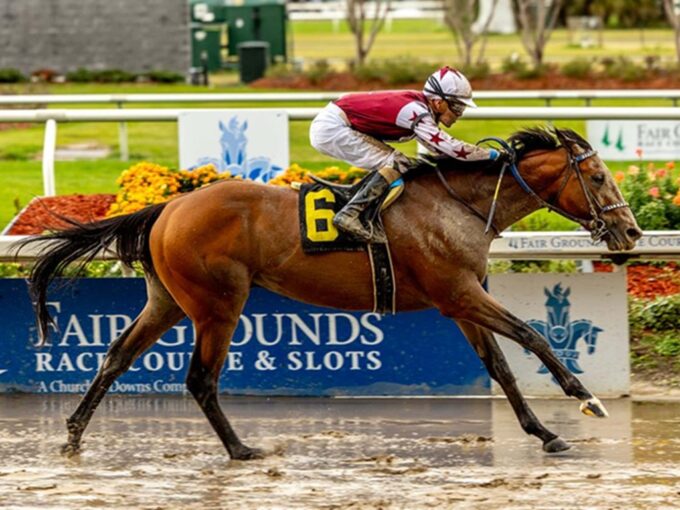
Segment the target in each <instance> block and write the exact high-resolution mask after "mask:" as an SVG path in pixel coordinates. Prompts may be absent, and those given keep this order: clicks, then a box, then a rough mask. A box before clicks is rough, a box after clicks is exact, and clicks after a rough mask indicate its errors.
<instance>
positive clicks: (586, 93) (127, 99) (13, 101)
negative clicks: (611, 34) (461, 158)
mask: <svg viewBox="0 0 680 510" xmlns="http://www.w3.org/2000/svg"><path fill="white" fill-rule="evenodd" d="M347 93H348V92H263V93H257V92H253V93H251V92H244V93H214V94H212V93H195V94H193V93H183V94H41V95H38V94H36V95H25V94H24V95H20V94H16V95H9V94H7V95H0V106H1V105H36V104H40V105H51V104H115V105H117V106H118V107H120V108H122V107H123V105H125V104H134V103H166V104H170V103H245V102H257V103H271V102H285V103H288V102H290V103H295V102H311V101H332V100H334V99H337V98H339V97H340V96H342V95H344V94H347ZM475 99H480V100H499V101H502V100H518V99H521V100H537V99H538V100H542V101H545V102H546V104H547V105H548V106H549V105H550V104H551V103H552V102H553V101H557V100H565V99H572V100H580V101H583V102H584V103H585V104H586V106H588V105H590V104H591V103H592V101H593V100H602V99H649V100H653V99H657V100H668V101H672V102H673V105H677V103H678V101H680V89H649V90H480V91H478V92H475Z"/></svg>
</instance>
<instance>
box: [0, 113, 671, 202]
mask: <svg viewBox="0 0 680 510" xmlns="http://www.w3.org/2000/svg"><path fill="white" fill-rule="evenodd" d="M283 110H284V111H285V112H286V113H287V115H288V118H289V119H290V120H294V121H295V120H311V119H313V118H314V116H315V115H316V114H317V113H318V112H319V111H320V108H283ZM182 111H184V110H183V109H176V108H173V109H127V110H125V109H109V110H76V109H74V110H56V109H54V110H50V109H48V110H4V111H0V122H45V141H44V147H43V190H44V194H45V196H52V195H54V194H55V183H54V153H55V151H56V141H57V122H86V121H90V122H125V121H163V122H173V121H175V122H176V121H177V118H178V117H179V115H180V113H181V112H182ZM465 115H466V118H470V119H534V120H536V119H542V120H557V119H603V120H620V119H645V120H650V119H670V120H677V119H680V108H673V107H650V108H635V107H569V108H568V107H484V108H478V109H469V110H468V111H467V112H466V113H465ZM120 143H121V153H123V152H124V151H125V152H127V134H126V133H125V135H124V137H123V135H121V140H120Z"/></svg>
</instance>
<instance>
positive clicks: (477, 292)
mask: <svg viewBox="0 0 680 510" xmlns="http://www.w3.org/2000/svg"><path fill="white" fill-rule="evenodd" d="M439 308H440V310H441V311H442V313H443V314H444V315H446V316H448V317H452V318H454V319H463V320H467V321H470V322H473V323H475V324H477V325H479V326H482V327H484V328H486V329H489V330H491V331H493V332H494V333H498V334H500V335H503V336H505V337H507V338H509V339H510V340H513V341H515V342H517V343H518V344H519V345H521V346H522V347H524V348H526V349H528V350H530V351H531V352H532V353H534V354H535V355H536V356H537V357H538V358H539V359H540V360H541V361H542V362H543V364H544V365H545V366H546V367H547V368H548V370H549V371H550V373H551V374H552V375H553V376H554V377H555V379H556V380H557V382H558V383H559V385H560V387H561V388H562V390H563V391H564V393H565V394H566V395H568V396H570V397H576V398H578V399H579V400H580V401H581V412H583V413H584V414H587V415H589V416H597V417H600V418H604V417H606V416H608V414H607V411H606V409H605V408H604V406H603V405H602V403H601V402H600V401H599V399H597V398H596V397H594V396H593V395H592V393H590V392H589V391H588V390H587V389H586V388H585V386H583V384H582V383H581V381H579V380H578V378H577V377H576V376H575V375H574V374H572V373H571V372H570V371H569V370H568V369H567V368H566V367H565V366H564V365H563V364H562V362H561V361H560V360H559V359H558V358H557V356H555V353H554V352H553V351H552V350H551V349H550V345H549V344H548V341H547V340H546V339H545V338H543V337H542V336H541V335H539V334H538V333H537V332H536V331H535V330H534V329H532V328H531V327H530V326H528V325H527V324H526V323H524V322H523V321H522V320H521V319H519V318H517V317H515V316H514V315H513V314H511V313H510V312H509V311H508V310H506V309H505V308H504V307H503V306H502V305H501V304H500V303H498V302H497V301H496V300H495V299H494V298H493V297H491V296H490V295H489V294H488V293H487V292H486V291H485V290H484V288H483V287H482V286H481V284H479V283H478V282H475V284H472V285H471V286H470V287H469V288H468V289H467V292H466V293H465V294H464V295H463V296H461V297H460V298H459V299H457V300H454V301H453V302H451V303H448V304H445V305H444V306H440V307H439Z"/></svg>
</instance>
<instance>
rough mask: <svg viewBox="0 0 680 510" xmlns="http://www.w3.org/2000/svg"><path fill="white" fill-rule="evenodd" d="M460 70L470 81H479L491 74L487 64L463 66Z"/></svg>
mask: <svg viewBox="0 0 680 510" xmlns="http://www.w3.org/2000/svg"><path fill="white" fill-rule="evenodd" d="M460 70H461V71H462V72H463V74H464V75H465V76H466V77H467V78H468V79H470V80H481V79H484V78H487V77H488V76H489V75H490V74H491V66H490V65H489V63H488V62H481V63H479V64H472V65H469V66H464V67H462V68H461V69H460Z"/></svg>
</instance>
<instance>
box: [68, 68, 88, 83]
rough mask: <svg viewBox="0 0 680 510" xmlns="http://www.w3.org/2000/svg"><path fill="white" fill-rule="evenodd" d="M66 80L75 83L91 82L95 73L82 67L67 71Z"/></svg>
mask: <svg viewBox="0 0 680 510" xmlns="http://www.w3.org/2000/svg"><path fill="white" fill-rule="evenodd" d="M66 81H70V82H73V83H90V82H93V81H94V73H92V71H90V70H88V69H84V68H82V67H81V68H79V69H77V70H75V71H71V72H68V73H66Z"/></svg>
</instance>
